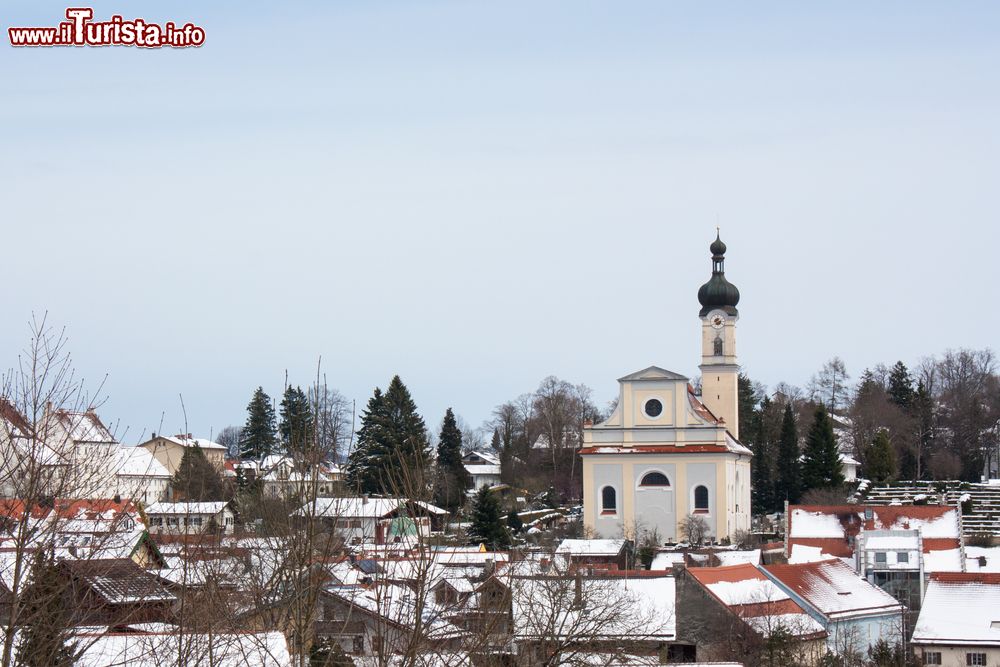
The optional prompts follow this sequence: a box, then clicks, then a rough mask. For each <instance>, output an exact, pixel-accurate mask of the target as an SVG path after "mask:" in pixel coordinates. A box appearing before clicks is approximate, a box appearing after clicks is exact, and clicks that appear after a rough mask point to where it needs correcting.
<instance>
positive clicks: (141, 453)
mask: <svg viewBox="0 0 1000 667" xmlns="http://www.w3.org/2000/svg"><path fill="white" fill-rule="evenodd" d="M114 466H115V471H116V472H117V474H118V475H122V476H125V477H164V478H169V477H170V476H171V475H170V472H169V471H168V470H167V469H166V468H165V467H164V466H163V464H162V463H160V462H159V461H157V460H156V458H155V457H154V456H153V455H152V454H151V453H150V451H149V450H148V449H145V448H143V447H129V446H127V445H122V446H121V447H119V448H118V452H117V456H116V460H115V463H114Z"/></svg>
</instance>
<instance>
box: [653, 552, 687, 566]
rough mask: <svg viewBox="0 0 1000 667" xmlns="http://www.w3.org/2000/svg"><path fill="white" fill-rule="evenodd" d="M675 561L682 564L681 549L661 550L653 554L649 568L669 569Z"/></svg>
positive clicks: (682, 554)
mask: <svg viewBox="0 0 1000 667" xmlns="http://www.w3.org/2000/svg"><path fill="white" fill-rule="evenodd" d="M675 563H680V564H681V565H683V564H684V553H683V552H681V551H661V552H659V553H657V554H656V555H655V556H653V562H652V563H650V565H649V569H650V570H669V569H671V568H673V566H674V564H675Z"/></svg>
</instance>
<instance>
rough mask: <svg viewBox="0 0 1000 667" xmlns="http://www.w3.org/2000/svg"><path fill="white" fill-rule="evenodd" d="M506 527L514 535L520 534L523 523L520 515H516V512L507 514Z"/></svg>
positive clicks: (512, 511)
mask: <svg viewBox="0 0 1000 667" xmlns="http://www.w3.org/2000/svg"><path fill="white" fill-rule="evenodd" d="M507 527H508V528H510V529H511V531H512V532H515V533H520V532H521V529H522V528H524V522H523V521H521V515H520V514H518V513H517V510H511V511H509V512H507Z"/></svg>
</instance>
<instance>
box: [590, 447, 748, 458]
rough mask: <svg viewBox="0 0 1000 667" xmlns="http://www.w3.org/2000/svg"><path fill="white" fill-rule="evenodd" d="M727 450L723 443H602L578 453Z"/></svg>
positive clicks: (666, 452)
mask: <svg viewBox="0 0 1000 667" xmlns="http://www.w3.org/2000/svg"><path fill="white" fill-rule="evenodd" d="M609 450H617V451H609ZM729 451H730V450H729V449H727V448H726V447H725V446H723V445H636V446H634V447H622V446H617V445H604V446H595V447H584V448H583V449H581V450H580V454H584V455H587V454H595V455H598V456H599V455H601V454H706V453H712V454H717V453H722V454H725V453H727V452H729Z"/></svg>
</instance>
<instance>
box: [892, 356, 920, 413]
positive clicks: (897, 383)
mask: <svg viewBox="0 0 1000 667" xmlns="http://www.w3.org/2000/svg"><path fill="white" fill-rule="evenodd" d="M887 393H888V395H889V400H890V401H892V402H893V403H895V404H896V405H898V406H899V407H900V408H902V409H903V410H908V409H909V408H910V406H911V405H912V404H913V394H914V392H913V378H911V377H910V371H909V370H907V368H906V364H904V363H903V362H902V361H897V362H896V363H895V365H893V367H892V370H891V371H890V372H889V388H888V390H887Z"/></svg>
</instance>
